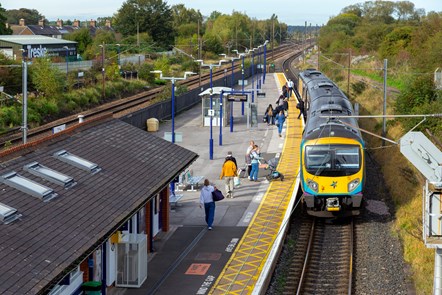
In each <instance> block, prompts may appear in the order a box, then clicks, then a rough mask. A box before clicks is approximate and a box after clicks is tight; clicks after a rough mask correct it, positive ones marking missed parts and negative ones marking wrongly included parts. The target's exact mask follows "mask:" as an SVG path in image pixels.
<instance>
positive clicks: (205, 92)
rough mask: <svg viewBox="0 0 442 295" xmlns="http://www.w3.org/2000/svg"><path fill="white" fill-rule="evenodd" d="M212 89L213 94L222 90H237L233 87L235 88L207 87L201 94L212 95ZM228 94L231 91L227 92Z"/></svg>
mask: <svg viewBox="0 0 442 295" xmlns="http://www.w3.org/2000/svg"><path fill="white" fill-rule="evenodd" d="M211 89H213V92H212V95H220V94H221V91H224V92H230V91H235V89H233V88H229V87H219V86H217V87H212V88H207V89H206V90H204V91H203V92H201V93H200V94H199V96H204V95H210V90H211ZM226 94H229V93H226Z"/></svg>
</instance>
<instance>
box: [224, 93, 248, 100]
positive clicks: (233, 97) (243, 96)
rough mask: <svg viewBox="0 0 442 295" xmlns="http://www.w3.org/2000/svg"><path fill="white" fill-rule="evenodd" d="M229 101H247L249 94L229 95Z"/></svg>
mask: <svg viewBox="0 0 442 295" xmlns="http://www.w3.org/2000/svg"><path fill="white" fill-rule="evenodd" d="M227 100H228V101H247V94H229V95H227Z"/></svg>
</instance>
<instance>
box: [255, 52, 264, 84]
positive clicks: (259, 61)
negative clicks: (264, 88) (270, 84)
mask: <svg viewBox="0 0 442 295" xmlns="http://www.w3.org/2000/svg"><path fill="white" fill-rule="evenodd" d="M263 46H264V45H262V44H261V45H259V46H258V65H259V66H260V67H261V73H263V70H262V66H263V65H262V62H261V48H262V47H263ZM259 76H260V77H259V79H257V85H256V88H258V89H261V75H259Z"/></svg>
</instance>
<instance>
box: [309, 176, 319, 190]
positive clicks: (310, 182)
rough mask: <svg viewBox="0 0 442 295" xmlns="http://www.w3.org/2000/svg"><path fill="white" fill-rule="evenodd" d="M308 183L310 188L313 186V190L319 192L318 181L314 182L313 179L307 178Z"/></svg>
mask: <svg viewBox="0 0 442 295" xmlns="http://www.w3.org/2000/svg"><path fill="white" fill-rule="evenodd" d="M307 185H308V187H309V188H311V189H312V190H313V191H315V192H318V183H316V182H314V181H313V180H311V179H307Z"/></svg>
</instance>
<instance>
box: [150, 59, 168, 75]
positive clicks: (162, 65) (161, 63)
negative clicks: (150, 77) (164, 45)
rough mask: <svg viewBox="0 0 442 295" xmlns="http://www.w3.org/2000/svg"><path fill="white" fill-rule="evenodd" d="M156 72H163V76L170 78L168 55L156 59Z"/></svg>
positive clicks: (154, 64)
mask: <svg viewBox="0 0 442 295" xmlns="http://www.w3.org/2000/svg"><path fill="white" fill-rule="evenodd" d="M153 67H154V69H155V71H162V72H163V76H165V77H166V76H168V75H169V74H170V60H169V59H168V58H167V56H166V55H163V56H161V57H160V58H158V59H156V60H155V61H154V63H153Z"/></svg>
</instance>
